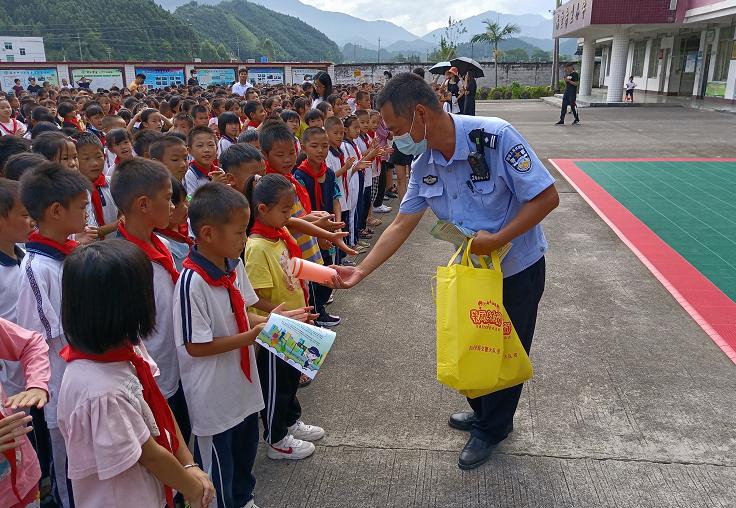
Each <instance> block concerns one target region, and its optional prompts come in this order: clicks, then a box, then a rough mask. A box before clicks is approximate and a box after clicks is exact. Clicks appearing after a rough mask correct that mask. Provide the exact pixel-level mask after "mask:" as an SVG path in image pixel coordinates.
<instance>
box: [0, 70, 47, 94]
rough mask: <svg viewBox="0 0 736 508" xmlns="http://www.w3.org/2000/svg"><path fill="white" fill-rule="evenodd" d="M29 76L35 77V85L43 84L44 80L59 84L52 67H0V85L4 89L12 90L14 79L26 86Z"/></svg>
mask: <svg viewBox="0 0 736 508" xmlns="http://www.w3.org/2000/svg"><path fill="white" fill-rule="evenodd" d="M31 78H35V80H36V84H37V85H43V82H44V81H48V82H49V83H51V84H52V85H53V86H58V84H59V76H58V74H57V73H56V69H55V68H53V67H50V68H48V69H0V86H2V89H3V90H5V91H12V90H13V86H15V80H16V79H19V80H20V84H21V86H22V87H23V88H26V87H27V86H28V85H29V84H30V82H31Z"/></svg>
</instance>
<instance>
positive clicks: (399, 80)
mask: <svg viewBox="0 0 736 508" xmlns="http://www.w3.org/2000/svg"><path fill="white" fill-rule="evenodd" d="M386 104H391V107H392V108H393V110H394V113H395V114H396V115H397V116H404V117H411V116H412V114H413V112H414V107H415V106H416V105H417V104H421V105H422V106H426V107H428V108H429V109H433V110H441V109H442V106H441V105H440V101H439V100H438V99H437V94H435V93H434V90H432V87H431V86H429V84H428V83H427V82H426V81H424V79H422V78H421V77H419V76H417V75H416V74H414V73H413V72H402V73H401V74H397V75H396V76H394V77H393V78H391V79H390V80H389V81H388V83H386V86H385V87H383V90H381V93H380V94H379V95H378V98H377V99H376V107H377V108H378V109H381V108H382V107H383V106H384V105H386Z"/></svg>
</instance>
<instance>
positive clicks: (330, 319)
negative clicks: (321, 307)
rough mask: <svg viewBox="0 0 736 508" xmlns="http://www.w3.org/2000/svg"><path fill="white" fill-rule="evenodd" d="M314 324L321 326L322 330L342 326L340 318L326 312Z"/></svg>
mask: <svg viewBox="0 0 736 508" xmlns="http://www.w3.org/2000/svg"><path fill="white" fill-rule="evenodd" d="M314 324H315V325H317V326H321V327H322V328H332V327H333V326H337V325H339V324H340V317H339V316H330V315H329V314H327V313H326V312H325V313H324V314H322V315H320V316H319V317H318V318H317V319H316V320H315V321H314Z"/></svg>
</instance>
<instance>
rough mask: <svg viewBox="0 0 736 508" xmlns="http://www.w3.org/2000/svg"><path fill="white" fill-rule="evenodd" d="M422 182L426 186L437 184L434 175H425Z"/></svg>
mask: <svg viewBox="0 0 736 508" xmlns="http://www.w3.org/2000/svg"><path fill="white" fill-rule="evenodd" d="M422 182H424V183H425V184H426V185H434V184H436V183H437V177H436V176H434V175H427V176H425V177H424V178H422Z"/></svg>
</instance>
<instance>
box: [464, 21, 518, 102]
mask: <svg viewBox="0 0 736 508" xmlns="http://www.w3.org/2000/svg"><path fill="white" fill-rule="evenodd" d="M483 23H485V24H486V31H485V32H484V33H482V34H476V35H474V36H473V38H472V39H470V42H472V43H473V44H476V43H479V42H487V43H488V44H490V45H491V46H493V62H494V65H495V69H494V70H495V73H496V85H495V86H496V88H498V44H499V43H500V42H501V41H503V40H506V39H508V38H509V37H511V36H512V35H513V34H518V33H519V32H521V28H519V25H515V24H513V23H506V26H503V27H502V26H501V24H500V23H499V22H498V21H490V20H488V19H484V20H483Z"/></svg>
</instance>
